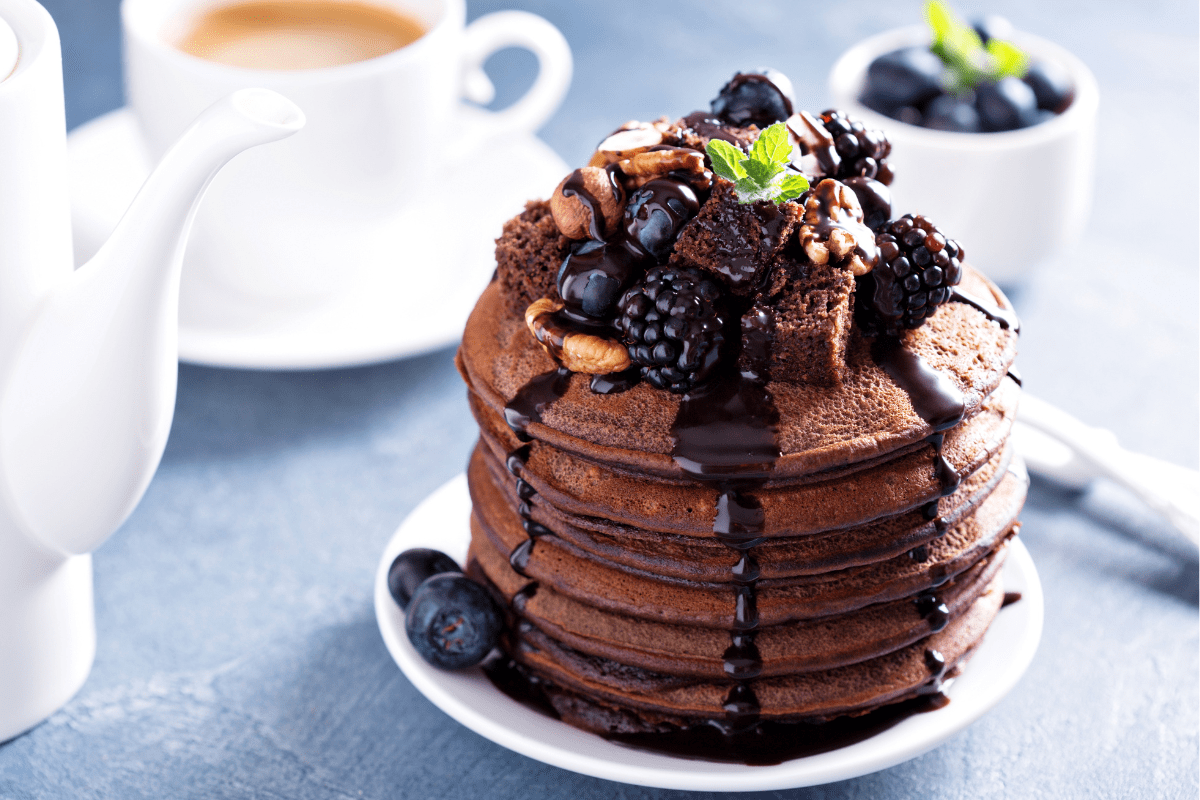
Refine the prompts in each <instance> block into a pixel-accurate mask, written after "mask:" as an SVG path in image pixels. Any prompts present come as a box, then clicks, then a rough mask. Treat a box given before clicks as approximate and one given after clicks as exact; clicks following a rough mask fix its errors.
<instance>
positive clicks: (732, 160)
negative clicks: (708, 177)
mask: <svg viewBox="0 0 1200 800" xmlns="http://www.w3.org/2000/svg"><path fill="white" fill-rule="evenodd" d="M705 150H706V151H707V152H708V157H709V159H711V160H712V168H713V172H715V173H717V174H718V175H720V176H721V177H722V178H724V179H725V180H727V181H733V182H734V183H737V182H738V181H740V180H741V179H742V178H745V177H746V170H745V168H744V167H743V166H742V162H743V161H745V160H746V154H745V153H743V152H742V151H741V150H739V149H737V148H736V147H734V146H733V145H731V144H730V143H729V142H727V141H725V140H724V139H713V140H711V141H710V142H709V143H708V147H706V148H705Z"/></svg>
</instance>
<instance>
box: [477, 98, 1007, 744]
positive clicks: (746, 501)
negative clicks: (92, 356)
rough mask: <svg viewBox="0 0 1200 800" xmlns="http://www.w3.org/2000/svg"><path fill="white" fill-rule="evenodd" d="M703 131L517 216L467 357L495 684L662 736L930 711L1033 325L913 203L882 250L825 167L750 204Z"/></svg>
mask: <svg viewBox="0 0 1200 800" xmlns="http://www.w3.org/2000/svg"><path fill="white" fill-rule="evenodd" d="M789 107H790V106H789ZM689 120H691V122H689ZM697 120H699V118H697V117H696V116H695V115H693V116H692V117H689V118H685V119H684V120H681V121H680V122H679V123H675V124H674V125H673V126H672V125H668V124H667V123H665V122H660V123H654V124H653V125H646V124H641V125H640V126H634V127H630V126H626V128H623V129H622V130H620V131H618V132H617V133H616V134H614V135H613V137H611V138H610V139H608V140H605V143H603V144H602V145H601V147H600V149H599V150H598V152H597V154H596V156H595V157H594V158H593V161H592V166H591V167H589V168H586V169H591V170H592V172H586V171H584V170H577V171H576V173H574V174H573V175H572V176H569V177H568V178H567V179H566V180H564V182H563V184H561V185H560V188H559V190H558V192H557V193H556V196H555V198H554V199H553V201H552V202H551V203H549V204H546V203H531V204H529V206H528V207H527V208H526V211H525V212H523V213H522V214H521V215H520V216H518V217H517V218H515V219H514V220H513V221H512V222H511V223H510V224H509V225H508V226H506V227H505V232H504V234H503V235H502V236H501V238H500V239H499V240H498V241H497V245H498V246H497V263H498V272H497V280H495V281H493V282H492V284H491V285H490V286H489V287H488V289H487V290H486V291H485V292H484V293H483V296H482V297H481V298H480V300H479V302H478V304H477V305H476V307H475V310H474V312H473V313H472V315H471V317H470V319H469V321H468V323H467V327H466V331H465V332H464V335H463V343H462V346H461V348H460V350H459V353H458V358H457V363H458V367H459V371H460V373H461V374H462V376H463V379H464V380H465V382H466V383H467V386H468V390H469V399H470V407H471V410H472V413H473V414H474V416H475V419H476V421H477V422H478V424H479V428H480V440H479V444H478V445H477V447H476V449H475V452H474V453H473V455H472V457H471V462H470V466H469V470H468V482H469V485H470V489H471V498H472V502H473V512H472V515H471V537H472V538H471V547H470V553H469V562H468V565H467V573H468V575H469V576H470V577H471V578H473V579H475V580H477V581H479V582H481V583H483V584H485V585H486V586H488V587H489V588H490V589H491V591H492V592H493V594H494V596H495V597H496V598H497V600H498V601H499V602H501V603H502V604H503V606H504V608H505V609H507V618H508V623H507V627H506V632H505V634H504V636H503V640H502V647H503V650H504V654H505V657H506V662H505V663H507V670H508V672H507V673H506V674H507V676H508V677H507V678H506V681H507V683H506V684H505V685H506V686H508V687H510V688H511V687H512V686H513V685H515V684H514V681H515V682H516V683H517V684H520V685H521V686H522V687H524V688H523V689H522V691H528V692H534V693H536V694H538V695H539V696H540V697H542V698H544V699H545V700H547V701H548V702H549V703H550V705H551V706H552V707H553V709H554V711H555V712H556V713H557V714H558V715H559V716H561V717H562V718H563V719H565V720H566V721H568V722H570V723H572V724H575V725H578V726H580V727H584V728H587V729H589V730H594V731H597V732H599V733H602V734H605V735H618V734H620V735H634V734H636V735H638V736H641V735H642V734H645V735H647V736H649V737H650V738H639V739H637V741H638V742H639V743H641V744H643V745H650V746H653V743H654V741H655V740H654V738H653V737H654V736H666V735H668V734H670V735H675V734H678V733H680V732H686V731H690V730H696V729H700V728H705V729H712V728H713V726H715V729H716V730H717V731H719V732H721V735H725V736H729V737H737V736H741V735H743V734H744V733H745V732H746V731H754V730H759V729H760V727H761V726H762V725H766V724H775V723H789V724H791V723H797V724H799V723H805V724H808V723H816V722H819V723H822V724H832V723H829V722H828V721H830V720H835V719H837V718H839V717H845V716H855V715H863V714H868V713H870V712H872V711H874V710H875V709H880V708H881V707H885V706H888V707H891V706H893V705H894V704H899V703H904V702H905V701H908V700H910V699H912V698H917V697H925V696H931V695H937V693H938V692H939V690H940V688H941V686H942V682H943V680H945V678H946V677H947V676H951V675H953V674H956V672H957V671H958V670H959V669H961V668H962V667H963V666H964V665H965V664H966V662H967V660H968V659H969V658H970V656H971V654H972V653H974V652H975V650H976V649H977V648H978V646H979V644H980V641H981V640H982V638H983V636H984V633H985V632H986V630H987V628H988V625H989V624H990V623H991V621H992V619H993V618H994V617H995V615H996V613H997V612H998V611H999V609H1000V607H1001V604H1002V601H1003V587H1002V578H1001V571H1002V568H1003V564H1004V558H1005V554H1006V544H1007V542H1008V540H1009V539H1010V538H1011V537H1012V536H1014V535H1015V534H1016V533H1017V531H1018V529H1019V527H1020V523H1019V522H1018V521H1017V516H1018V513H1019V511H1020V509H1021V507H1022V505H1023V503H1024V500H1025V493H1026V489H1027V484H1028V479H1027V477H1026V475H1025V472H1024V468H1023V466H1022V465H1021V463H1020V461H1019V459H1017V458H1016V457H1015V456H1014V455H1013V453H1012V450H1011V448H1010V447H1009V446H1008V437H1009V433H1010V430H1011V427H1012V423H1013V419H1014V417H1015V414H1016V407H1017V403H1018V402H1019V394H1020V389H1019V383H1018V382H1017V381H1016V379H1015V378H1013V374H1012V365H1013V361H1014V359H1015V357H1016V340H1017V326H1016V324H1015V319H1014V318H1013V317H1012V314H1011V307H1010V306H1009V304H1008V302H1007V300H1006V299H1005V298H1004V296H1003V295H1002V294H1001V293H1000V291H999V290H998V289H997V288H996V287H995V286H993V285H992V284H991V283H990V282H988V281H987V280H986V279H985V278H984V277H983V276H981V275H979V274H978V273H976V272H974V271H973V270H971V269H970V268H968V267H965V266H961V267H960V257H961V254H962V252H963V251H962V248H961V247H960V246H959V245H958V244H957V243H956V242H954V241H953V240H949V239H947V238H945V237H944V236H942V234H941V233H940V232H938V231H937V230H936V229H935V228H934V227H933V226H932V224H931V223H928V222H927V221H923V220H922V219H921V218H918V219H917V220H916V221H915V222H904V221H901V222H900V223H895V224H893V223H889V224H890V225H893V227H892V228H888V230H896V231H900V233H899V234H898V236H899V237H900V238H899V239H898V240H897V239H893V240H886V239H883V238H881V239H879V242H880V244H879V247H878V248H876V242H875V241H874V239H873V238H870V240H869V241H868V240H867V238H864V237H874V234H872V233H871V232H870V231H869V230H868V229H866V228H865V226H863V225H861V224H858V226H857V227H855V224H856V223H855V220H858V221H861V219H862V210H861V208H859V207H858V205H857V203H856V202H855V201H854V199H853V197H852V196H851V192H850V191H849V190H848V189H846V188H845V187H844V186H842V185H841V184H838V183H837V181H836V180H834V179H833V177H829V175H833V173H828V174H827V177H829V179H827V180H825V181H824V182H822V183H821V184H820V185H819V186H816V188H814V189H812V190H810V191H809V192H807V193H805V194H804V195H802V196H801V197H800V198H799V199H798V200H797V201H796V203H795V204H794V205H793V204H790V203H789V202H785V201H779V203H777V204H772V203H771V202H770V201H762V200H759V199H753V198H752V199H750V200H746V199H745V198H743V197H742V196H741V195H740V194H739V192H740V191H741V190H740V189H736V188H735V187H734V184H732V183H728V182H726V183H719V180H720V179H714V178H713V177H712V176H711V174H709V173H699V172H696V171H695V170H696V169H697V165H700V168H701V169H702V168H703V167H704V166H705V165H707V164H709V162H708V161H702V160H698V159H697V158H696V157H695V156H694V154H695V153H696V152H697V149H696V148H701V147H703V146H704V144H706V143H707V142H708V141H709V140H710V139H711V138H712V137H714V136H719V135H721V134H720V131H721V130H722V128H721V123H720V122H719V120H718V121H713V120H711V119H707V118H705V119H704V120H702V122H703V124H702V125H700V122H698V121H697ZM689 125H690V126H692V127H688V126H689ZM696 125H700V127H695V126H696ZM732 130H733V129H730V131H732ZM631 133H634V134H636V136H630V135H628V134H631ZM736 134H737V135H734V133H733V132H731V133H730V134H729V136H728V137H727V140H728V141H730V142H733V143H734V144H737V145H739V146H741V145H742V144H745V142H743V141H742V139H746V140H747V141H750V142H752V141H753V140H754V138H755V137H756V136H757V135H758V134H759V131H758V129H757V128H754V127H751V128H742V129H737V131H736ZM764 135H765V134H764ZM738 137H741V138H738ZM614 141H615V142H616V143H615V144H613V142H614ZM645 141H650V142H652V144H651V145H648V146H643V145H641V144H637V143H638V142H645ZM653 142H659V143H660V144H653ZM830 146H832V145H830ZM885 149H886V148H885ZM806 152H807V151H806ZM879 152H883V151H882V150H881V151H879ZM631 154H632V155H631ZM689 154H693V155H689ZM885 155H886V154H885ZM810 161H811V159H810ZM817 161H818V162H820V163H821V164H824V167H822V169H833V167H834V166H836V159H832V158H831V157H828V154H826V157H824V160H823V161H822V160H821V159H820V158H818V159H817ZM806 163H808V162H806ZM663 164H666V165H668V166H671V168H672V169H673V170H674V171H662V172H659V173H654V172H653V170H654V169H661V170H667V166H662V165H663ZM831 165H832V166H831ZM647 170H649V171H650V172H649V173H647ZM688 170H693V171H692V172H688ZM647 174H648V175H649V177H647ZM839 174H840V173H839ZM706 181H707V182H708V183H707V184H706V183H705V182H706ZM851 183H853V182H851ZM853 185H861V182H860V184H853ZM706 186H708V187H709V188H705V187H706ZM839 187H840V188H839ZM606 193H607V194H606ZM756 197H757V196H756ZM831 198H832V199H831ZM839 198H840V199H839ZM839 202H840V203H842V206H841V207H840V211H839V210H837V209H835V210H834V211H829V210H828V207H829V204H830V203H835V204H836V203H839ZM672 203H673V204H672ZM614 207H615V208H616V209H617V211H618V212H620V210H621V208H622V207H623V208H624V214H625V216H624V222H623V223H621V222H620V219H621V218H620V217H619V216H613V214H614V212H613V208H614ZM646 209H650V210H649V212H647V211H646ZM656 213H657V214H659V216H658V217H654V216H653V214H656ZM821 214H828V216H821ZM839 214H840V216H839ZM855 214H857V217H855ZM647 219H651V220H656V221H655V222H654V223H653V225H651V226H649V227H647V225H649V223H646V222H645V220H647ZM905 219H908V218H905ZM568 222H569V223H570V224H567V223H568ZM621 225H624V227H621ZM906 225H907V227H905V226H906ZM655 226H657V227H655ZM672 226H673V227H672ZM839 226H841V227H840V228H839ZM922 226H923V227H922ZM909 229H912V230H915V231H916V233H913V234H911V235H909V234H908V233H907V231H908V230H909ZM581 231H586V233H581ZM647 231H648V233H647ZM663 231H668V232H670V235H671V236H672V237H674V238H673V239H670V240H667V241H666V242H665V244H664V243H663V240H661V236H662V235H663ZM839 231H840V232H839ZM563 232H565V233H566V235H564V233H563ZM571 236H590V237H591V238H590V239H588V240H586V241H583V242H580V241H579V240H574V241H573V240H572V239H571V238H570V237H571ZM647 237H649V238H647ZM655 237H659V238H655ZM839 237H840V238H839ZM855 237H857V238H855ZM906 237H907V238H906ZM889 241H899V242H900V243H899V244H894V245H893V244H888V242H889ZM814 242H816V245H814V244H813V243H814ZM847 242H849V243H850V244H847ZM851 245H853V247H851ZM655 248H658V249H657V250H656V249H655ZM663 248H666V249H663ZM822 248H824V249H822ZM922 248H924V250H922ZM918 251H920V252H918ZM649 253H654V254H655V255H653V256H651V255H648V254H649ZM909 257H911V259H915V261H913V262H912V263H916V264H918V265H922V264H923V265H925V266H921V269H923V270H924V271H923V272H921V273H920V275H919V277H914V278H909V279H908V280H907V281H901V280H900V278H903V277H904V271H905V270H908V271H910V272H911V271H912V269H913V267H912V266H911V263H910V262H908V261H903V259H904V258H909ZM935 257H936V260H935ZM655 259H657V264H658V266H655V263H656V261H655ZM902 262H903V263H902ZM905 264H908V266H905ZM872 270H876V271H877V272H876V273H875V274H874V275H871V272H872ZM864 275H869V276H870V277H865V278H864V277H863V276H864ZM897 275H898V276H900V277H899V278H896V277H895V276H897ZM960 278H961V280H960ZM893 279H895V280H897V281H900V283H899V284H897V285H896V286H897V287H900V288H896V287H892V284H889V283H888V281H889V280H893ZM859 281H861V286H859V285H858V283H857V282H859ZM863 287H867V288H863ZM878 287H884V288H883V289H879V288H878ZM888 287H892V288H891V289H889V288H888ZM868 289H870V291H869V292H868ZM885 290H887V291H885ZM888 291H890V292H891V294H888ZM622 293H623V294H622ZM639 294H640V299H639ZM535 295H541V297H538V296H535ZM618 297H619V298H620V300H619V302H618V301H617V298H618ZM897 298H899V301H898V300H897ZM896 302H900V306H899V308H900V311H899V312H897V313H898V316H896V315H895V314H893V316H888V314H889V313H892V310H893V306H894V304H895V303H896ZM856 303H857V304H858V305H857V306H856ZM889 303H890V304H892V305H889ZM639 304H640V305H639ZM905 304H907V305H905ZM526 306H528V307H529V310H528V312H525V311H524V309H525V307H526ZM655 309H657V312H656V311H655ZM655 313H659V314H661V315H662V316H661V317H655V316H654V314H655ZM660 319H661V320H666V321H665V322H657V321H656V320H660ZM897 320H900V321H899V322H897ZM655 325H659V326H660V327H654V326H655ZM651 328H653V330H651ZM668 340H669V341H668ZM664 341H668V344H666V345H660V342H664ZM664 348H665V349H664ZM672 348H674V349H672ZM662 353H667V354H669V355H662ZM689 353H690V354H691V355H689ZM674 358H677V359H678V362H677V363H676V362H675V361H670V360H669V359H674ZM605 370H608V371H609V373H611V374H606V373H605ZM613 370H617V371H616V372H613ZM513 676H516V677H515V678H514V677H513ZM896 707H900V706H896ZM838 724H840V723H838ZM664 741H665V740H664ZM731 741H732V740H731Z"/></svg>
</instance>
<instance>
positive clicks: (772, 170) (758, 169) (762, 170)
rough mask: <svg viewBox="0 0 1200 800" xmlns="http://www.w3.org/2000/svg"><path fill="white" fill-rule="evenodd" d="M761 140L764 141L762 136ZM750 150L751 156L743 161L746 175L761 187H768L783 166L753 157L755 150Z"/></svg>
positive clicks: (781, 170)
mask: <svg viewBox="0 0 1200 800" xmlns="http://www.w3.org/2000/svg"><path fill="white" fill-rule="evenodd" d="M759 141H762V139H761V137H760V138H759ZM750 152H751V158H748V159H746V161H745V162H743V163H742V166H743V167H745V168H746V177H747V178H748V179H749V180H751V181H753V182H754V183H755V184H756V185H757V187H758V188H759V189H766V188H767V187H768V186H770V185H771V178H774V177H775V176H776V175H778V174H779V173H781V172H783V166H782V165H779V164H775V163H772V162H770V161H759V160H758V159H756V158H754V157H753V153H754V151H753V150H751V151H750Z"/></svg>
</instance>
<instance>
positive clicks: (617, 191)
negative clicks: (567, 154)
mask: <svg viewBox="0 0 1200 800" xmlns="http://www.w3.org/2000/svg"><path fill="white" fill-rule="evenodd" d="M604 174H605V175H606V176H607V177H608V181H609V184H610V185H611V186H612V191H613V196H614V197H616V198H617V201H618V204H619V205H624V204H625V188H624V187H623V186H621V178H620V176H619V175H618V174H617V170H616V169H612V168H606V169H605V170H604ZM562 194H563V197H578V198H579V199H580V201H581V202H582V203H583V204H584V205H585V206H587V210H588V212H589V219H588V234H589V235H590V236H591V237H592V238H593V239H595V240H597V241H600V242H602V241H604V212H603V211H602V210H601V206H600V201H599V200H597V199H596V196H595V195H593V194H592V193H591V192H589V191H588V190H587V188H586V185H585V183H584V179H583V170H579V169H577V170H575V171H574V172H572V173H571V174H570V175H569V176H567V180H566V183H564V184H563V187H562Z"/></svg>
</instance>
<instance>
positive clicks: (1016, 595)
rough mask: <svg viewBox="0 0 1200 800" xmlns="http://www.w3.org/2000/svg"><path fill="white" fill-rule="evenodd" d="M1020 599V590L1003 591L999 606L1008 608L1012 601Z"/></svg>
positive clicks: (1015, 601)
mask: <svg viewBox="0 0 1200 800" xmlns="http://www.w3.org/2000/svg"><path fill="white" fill-rule="evenodd" d="M1020 600H1021V593H1020V592H1005V593H1004V600H1003V601H1001V603H1000V607H1001V608H1008V607H1009V606H1011V605H1012V604H1013V603H1017V602H1020Z"/></svg>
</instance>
